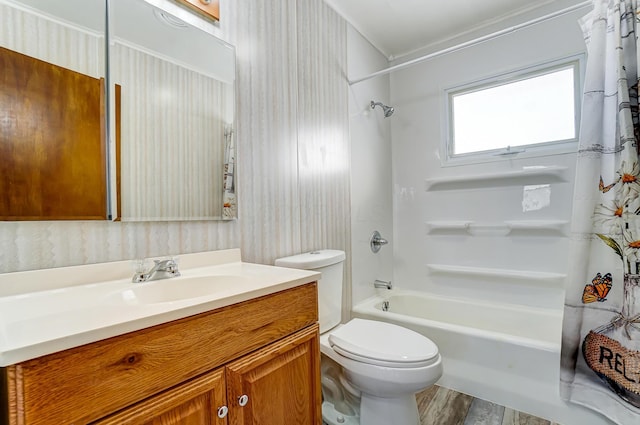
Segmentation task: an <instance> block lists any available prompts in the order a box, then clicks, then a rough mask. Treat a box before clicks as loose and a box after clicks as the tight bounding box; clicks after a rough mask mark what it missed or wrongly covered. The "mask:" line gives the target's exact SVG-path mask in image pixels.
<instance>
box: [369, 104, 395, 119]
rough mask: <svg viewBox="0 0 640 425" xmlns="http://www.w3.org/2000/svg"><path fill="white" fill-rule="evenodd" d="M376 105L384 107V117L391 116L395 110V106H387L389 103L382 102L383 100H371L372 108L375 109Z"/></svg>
mask: <svg viewBox="0 0 640 425" xmlns="http://www.w3.org/2000/svg"><path fill="white" fill-rule="evenodd" d="M376 106H380V107H381V108H382V111H383V112H384V117H385V118H389V117H390V116H391V115H393V113H394V112H395V109H393V106H387V105H384V104H382V102H374V101H373V100H372V101H371V109H375V107H376Z"/></svg>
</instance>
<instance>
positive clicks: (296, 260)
mask: <svg viewBox="0 0 640 425" xmlns="http://www.w3.org/2000/svg"><path fill="white" fill-rule="evenodd" d="M345 258H346V255H345V254H344V251H339V250H336V249H323V250H319V251H311V252H307V253H304V254H298V255H292V256H290V257H284V258H278V259H277V260H276V262H275V265H276V266H279V267H290V268H293V269H304V270H314V269H318V268H320V267H325V266H330V265H332V264H336V263H340V262H342V261H344V259H345Z"/></svg>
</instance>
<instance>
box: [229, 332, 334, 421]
mask: <svg viewBox="0 0 640 425" xmlns="http://www.w3.org/2000/svg"><path fill="white" fill-rule="evenodd" d="M226 370H227V397H228V401H229V408H230V409H231V410H230V411H231V413H230V416H229V424H230V425H314V424H315V425H320V424H321V423H322V410H321V408H322V407H321V405H322V395H321V392H320V345H319V334H318V325H314V326H311V327H309V328H307V329H304V330H302V331H299V332H297V333H295V334H293V335H291V336H289V337H287V338H284V339H282V340H280V341H278V342H275V343H273V344H271V345H269V346H267V347H265V348H263V349H260V350H258V351H256V352H254V353H252V354H249V355H247V356H245V357H243V358H241V359H239V360H237V361H235V362H233V363H231V364H229V365H227V368H226ZM243 396H246V397H243Z"/></svg>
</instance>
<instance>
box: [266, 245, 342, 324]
mask: <svg viewBox="0 0 640 425" xmlns="http://www.w3.org/2000/svg"><path fill="white" fill-rule="evenodd" d="M345 258H346V256H345V254H344V251H338V250H333V249H324V250H321V251H312V252H308V253H306V254H298V255H292V256H291V257H284V258H278V259H277V260H276V262H275V265H276V266H279V267H289V268H293V269H304V270H313V271H317V272H321V273H322V276H321V277H320V280H318V316H319V319H320V333H324V332H326V331H328V330H329V329H331V328H333V327H335V326H336V325H338V324H339V323H340V320H341V318H342V281H343V269H344V260H345Z"/></svg>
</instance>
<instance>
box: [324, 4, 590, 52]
mask: <svg viewBox="0 0 640 425" xmlns="http://www.w3.org/2000/svg"><path fill="white" fill-rule="evenodd" d="M325 2H326V3H327V4H328V5H329V6H331V7H332V8H333V9H334V10H336V12H338V13H339V14H340V15H341V16H342V17H344V18H345V19H346V20H347V22H349V23H350V24H351V25H352V26H353V27H354V28H355V29H356V30H357V31H358V32H360V33H361V34H362V35H363V36H364V37H365V38H366V39H367V40H369V42H370V43H371V44H373V45H374V46H375V47H376V48H377V49H378V50H380V52H382V53H383V54H384V55H385V56H387V58H388V59H390V60H391V59H395V58H398V57H400V56H404V55H407V54H410V53H413V52H416V51H417V50H419V49H421V48H423V47H425V46H427V45H430V44H434V43H438V42H442V41H446V40H447V39H451V38H453V37H455V36H459V35H461V34H464V33H469V32H472V31H475V30H481V29H483V28H485V27H489V26H491V25H494V24H496V23H498V22H500V21H503V20H507V19H509V18H517V17H518V15H522V16H525V15H527V16H530V15H532V14H533V15H535V12H536V10H540V11H541V13H539V15H542V14H546V13H550V12H552V11H555V10H560V9H562V8H565V7H568V6H571V5H573V4H577V3H580V2H581V1H580V0H573V1H571V0H325ZM528 19H531V17H529V18H528Z"/></svg>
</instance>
